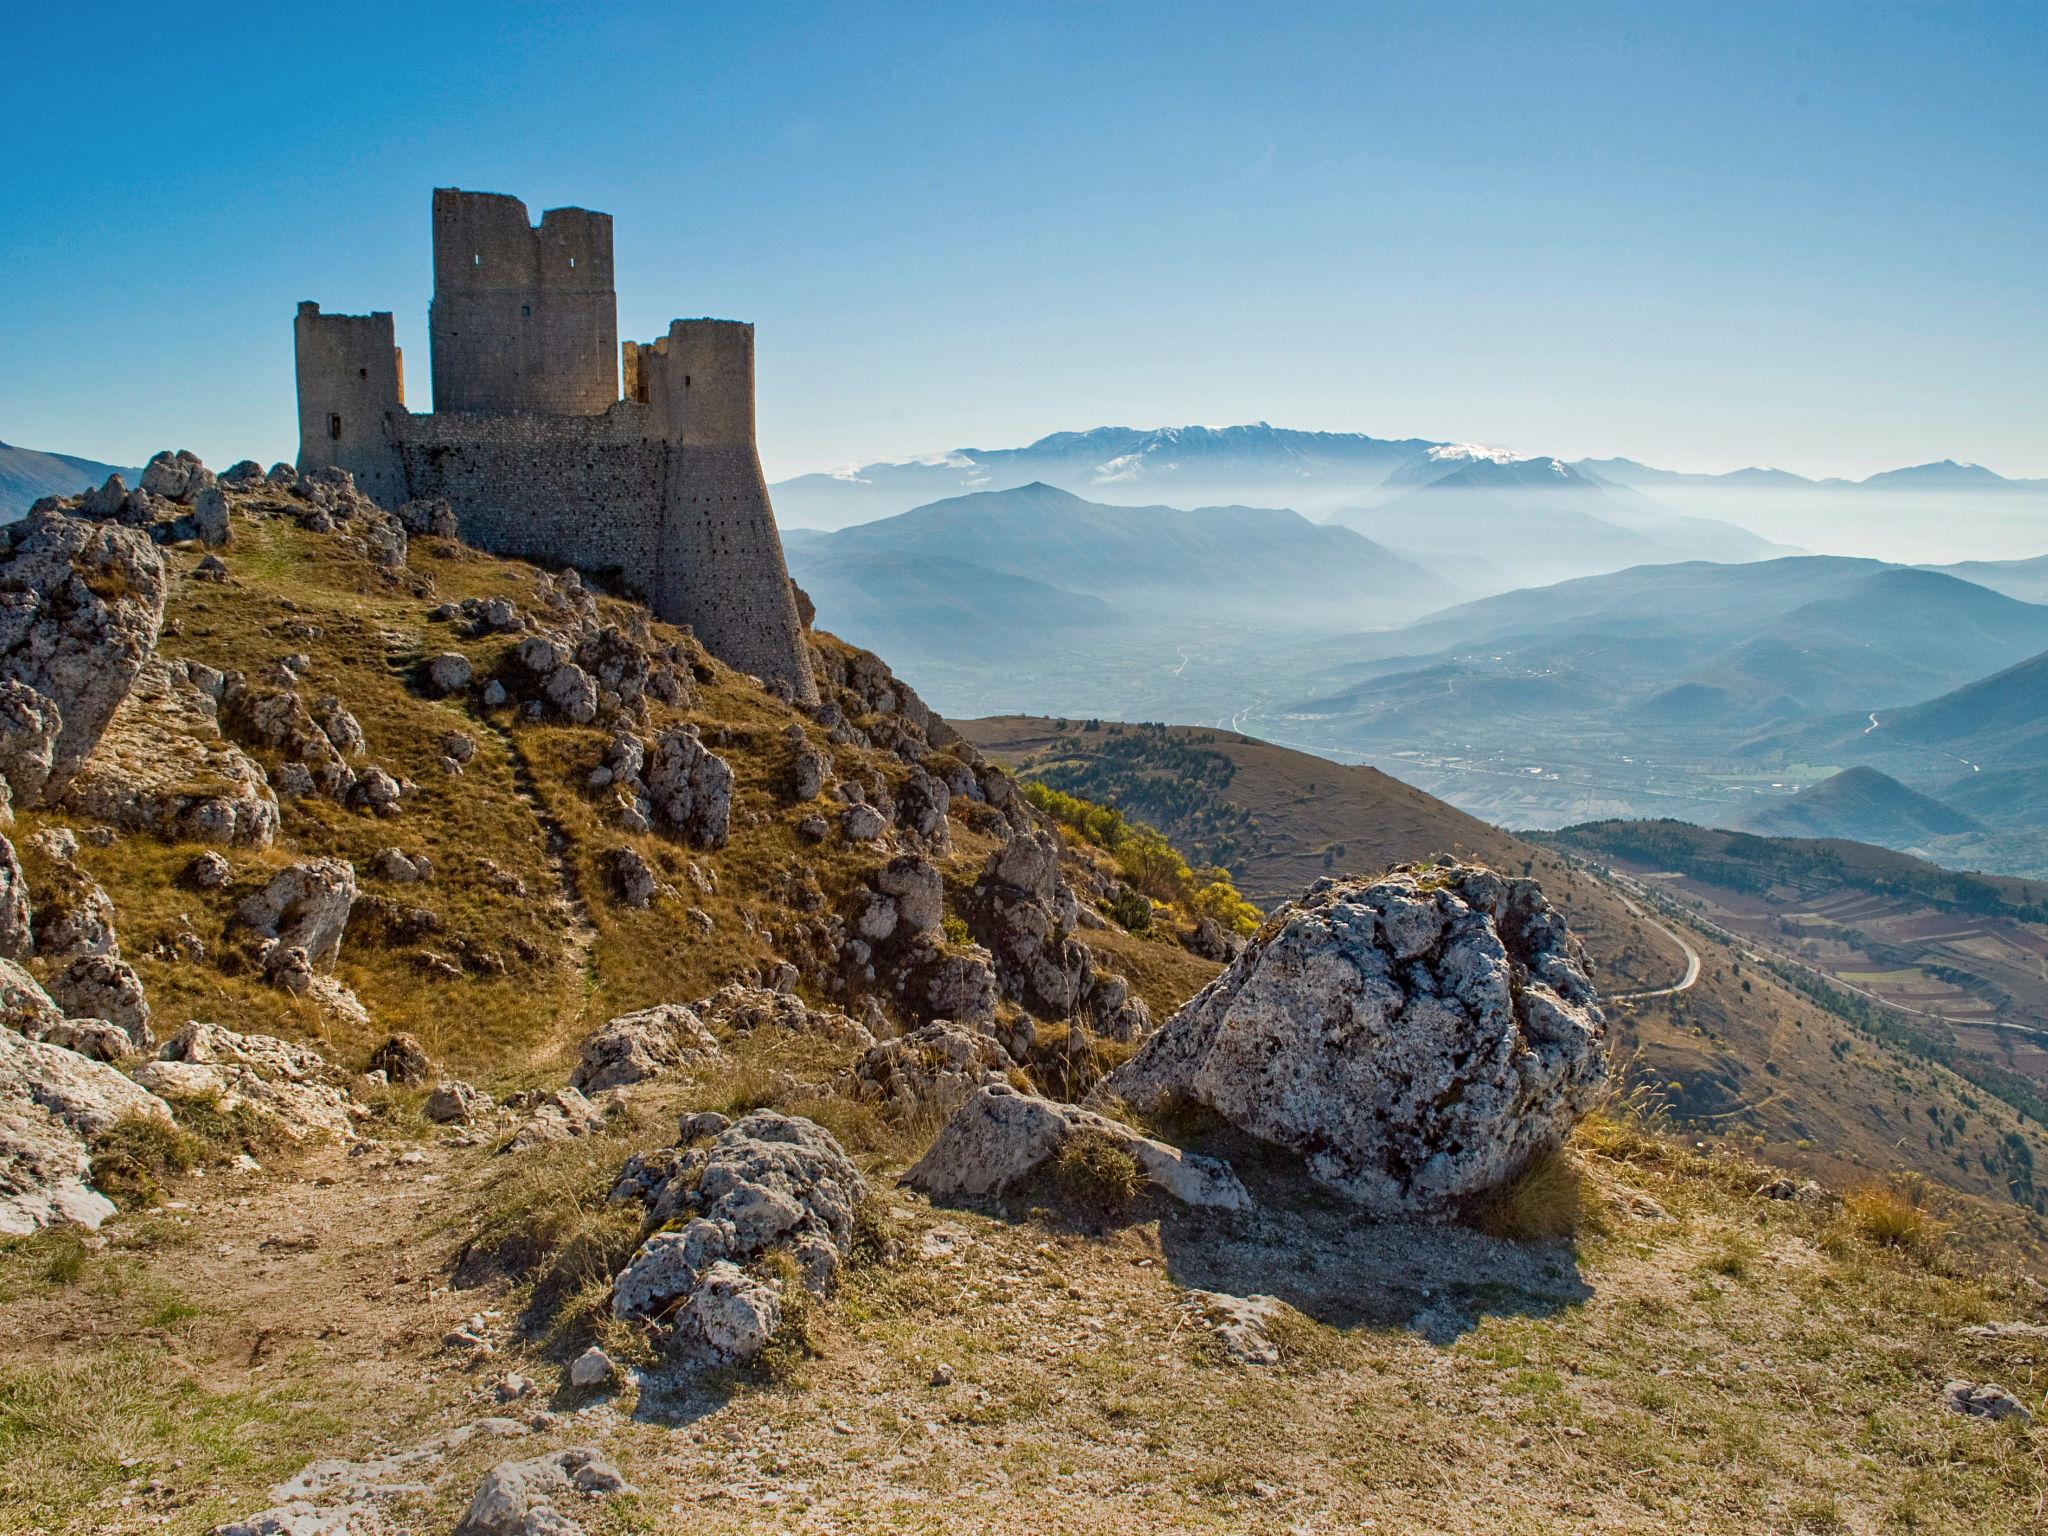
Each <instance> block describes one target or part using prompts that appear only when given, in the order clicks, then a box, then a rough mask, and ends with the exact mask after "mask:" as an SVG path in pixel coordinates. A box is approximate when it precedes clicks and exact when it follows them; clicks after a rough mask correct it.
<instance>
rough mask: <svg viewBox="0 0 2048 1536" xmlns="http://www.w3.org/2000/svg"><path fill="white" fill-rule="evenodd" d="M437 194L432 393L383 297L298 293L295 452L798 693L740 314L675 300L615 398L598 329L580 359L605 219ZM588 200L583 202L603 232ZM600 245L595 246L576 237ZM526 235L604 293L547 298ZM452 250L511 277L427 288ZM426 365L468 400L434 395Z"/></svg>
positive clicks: (748, 335) (800, 681) (456, 264)
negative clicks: (444, 516) (682, 312)
mask: <svg viewBox="0 0 2048 1536" xmlns="http://www.w3.org/2000/svg"><path fill="white" fill-rule="evenodd" d="M502 205H510V210H511V217H510V218H508V217H506V209H505V207H503V206H502ZM434 211H435V268H436V292H435V297H434V311H433V324H432V333H433V341H434V358H433V371H434V382H435V391H434V393H435V404H436V406H437V409H436V410H435V411H434V412H433V413H432V414H430V415H421V414H414V413H412V412H409V411H407V410H405V408H404V387H403V382H402V377H401V373H400V367H401V361H400V358H399V355H398V350H397V348H396V347H395V346H394V345H393V343H392V336H393V331H392V322H391V316H390V315H388V314H382V313H379V314H372V315H325V314H322V313H321V312H320V308H319V306H318V305H317V304H310V303H308V304H301V305H300V306H299V313H298V318H297V322H296V325H295V339H296V343H297V355H298V376H299V430H300V449H299V467H300V468H301V469H303V470H313V469H318V468H321V467H324V466H326V465H333V466H336V467H338V468H341V469H345V470H348V471H349V472H350V473H351V474H352V475H354V476H355V479H356V483H357V485H358V486H359V487H361V488H362V490H363V492H364V493H365V494H366V495H368V496H370V497H372V498H373V499H374V500H376V501H377V502H379V503H380V504H382V505H385V506H387V507H394V508H395V507H396V506H398V505H399V504H401V503H403V502H405V501H409V500H416V499H423V498H429V497H441V498H444V499H445V500H446V501H447V502H448V504H449V505H450V506H451V507H452V508H453V509H454V512H455V516H456V521H457V523H458V525H459V527H460V529H461V532H462V537H463V538H464V540H465V541H466V542H468V543H471V544H474V545H476V546H477V547H478V548H480V549H488V550H492V551H495V552H497V553H500V554H505V555H513V556H518V557H522V558H526V559H531V560H534V561H536V562H539V563H543V564H549V565H573V566H575V567H576V568H577V569H578V570H581V571H584V572H586V573H588V574H590V575H592V576H594V577H598V578H600V579H602V580H605V581H606V582H608V583H610V584H613V585H616V586H619V587H621V588H623V589H625V590H627V591H631V592H634V593H636V594H638V595H639V596H641V597H642V598H644V599H645V600H646V602H647V604H648V606H649V607H650V608H651V609H652V610H653V612H654V613H655V615H656V617H658V618H661V619H665V620H667V621H669V622H671V623H676V624H687V625H689V626H690V627H691V629H692V630H693V631H694V632H695V633H696V635H697V637H698V639H700V640H701V641H702V642H703V643H704V645H705V647H706V648H707V649H709V650H710V651H711V653H712V654H713V655H714V656H716V657H718V658H719V659H720V660H721V661H723V662H725V663H726V664H727V665H729V666H733V667H737V668H739V669H740V670H742V671H746V672H752V673H755V674H757V675H759V676H761V677H763V678H769V679H774V680H777V681H779V682H781V683H783V684H785V685H787V686H788V687H789V689H790V690H791V692H792V693H793V694H794V696H795V697H796V698H798V699H799V700H801V701H803V702H806V703H809V702H814V701H815V700H816V697H817V690H816V685H815V683H814V681H813V679H812V676H811V666H810V653H809V650H808V648H807V647H806V646H805V643H804V639H803V629H802V624H801V621H800V620H799V618H798V615H797V609H796V600H795V596H794V594H793V592H792V591H791V588H790V584H789V572H788V568H787V566H786V565H785V563H784V561H783V555H782V541H781V537H780V535H779V534H778V533H777V531H776V527H775V515H774V511H773V509H772V508H771V507H770V505H769V500H768V487H767V481H766V477H765V476H764V475H763V473H762V470H761V461H760V455H759V452H758V450H757V448H756V446H755V438H754V328H753V327H752V326H751V325H746V324H742V323H740V322H737V321H729V320H679V321H676V322H675V323H674V324H672V325H671V326H670V328H669V333H668V334H667V335H666V336H664V337H662V338H660V339H659V340H657V341H655V342H652V343H647V344H640V345H636V344H634V343H630V342H629V343H627V344H626V348H625V371H626V375H627V388H628V395H629V398H627V399H624V400H621V399H619V398H618V395H617V377H618V374H617V366H618V365H617V364H616V363H615V362H613V361H612V359H613V358H615V357H616V356H617V351H616V347H615V343H608V345H610V347H611V350H608V351H607V352H606V354H605V357H606V364H605V367H604V368H596V367H593V366H590V365H589V358H590V356H591V349H593V348H595V347H596V346H597V345H598V344H599V343H600V342H606V341H607V338H615V336H616V322H615V321H609V320H608V316H609V314H610V313H612V311H613V308H614V306H613V304H612V300H611V294H610V282H611V238H610V223H611V221H610V220H609V218H607V217H606V216H605V215H603V214H588V213H584V212H583V211H582V210H574V209H571V210H556V211H554V212H551V213H549V214H548V215H546V216H545V217H544V218H543V220H542V223H541V226H540V228H539V229H533V228H531V227H530V226H528V224H527V222H526V212H525V209H524V206H523V205H521V204H519V203H518V202H517V201H516V200H515V199H511V198H498V197H494V196H490V195H488V194H474V193H449V192H447V191H445V190H444V191H437V192H436V193H435V201H434ZM564 214H568V215H575V216H576V217H575V218H573V219H566V220H565V219H563V218H562V215H564ZM591 220H595V221H601V223H602V225H603V231H602V238H601V240H600V239H599V238H598V237H597V236H596V235H595V234H593V233H592V232H591V230H590V229H589V228H588V227H587V221H591ZM515 224H516V229H515V227H514V226H515ZM572 236H573V238H572ZM487 237H488V238H487ZM529 237H530V238H529ZM472 247H475V249H472ZM600 249H601V252H602V256H601V261H600V260H599V259H598V258H596V257H594V256H586V254H585V253H591V252H596V251H599V250H600ZM529 250H531V251H532V252H534V253H535V259H536V260H544V259H552V260H555V261H557V262H559V263H560V264H561V268H562V272H563V273H569V272H572V271H573V272H578V273H580V272H583V271H584V270H585V261H586V259H588V260H590V261H591V262H592V263H593V265H595V266H596V267H597V268H598V269H599V270H601V272H602V281H603V284H604V292H603V296H602V303H601V304H599V305H596V306H590V305H583V304H582V303H581V297H582V296H580V295H579V298H578V303H577V304H575V305H572V306H571V307H570V308H568V309H567V310H559V311H550V310H549V308H548V297H547V294H546V292H545V285H544V284H543V283H542V282H541V280H540V279H538V278H533V279H532V280H531V281H529V280H528V279H527V278H526V277H525V276H522V275H521V274H522V273H524V272H526V271H527V270H528V269H527V268H525V267H523V266H521V263H523V262H524V261H525V260H526V253H527V252H528V251H529ZM572 253H573V254H574V257H575V260H576V263H577V264H576V266H575V267H574V268H571V267H569V266H568V265H567V263H568V261H569V260H570V257H571V254H572ZM476 258H481V262H479V261H478V260H477V259H476ZM464 260H467V261H468V271H469V272H471V273H475V272H478V271H483V272H491V271H493V270H494V268H493V265H492V264H493V263H494V262H502V263H503V264H504V267H505V268H506V269H510V272H511V276H510V277H509V278H508V277H506V276H505V274H504V272H503V271H501V272H500V274H499V281H500V286H498V287H495V288H492V289H490V290H488V293H487V294H483V295H482V296H480V294H479V292H476V291H471V290H470V289H469V288H467V287H458V291H457V292H454V293H448V292H444V290H443V286H442V284H443V276H442V274H443V269H444V268H447V267H450V266H452V267H453V268H454V269H455V271H456V272H457V274H458V276H460V275H462V273H463V261H464ZM513 279H517V280H516V281H515V280H513ZM522 309H523V310H525V311H526V313H521V312H520V311H521V310H522ZM600 311H602V312H601V313H600ZM565 314H566V315H567V316H568V317H569V318H568V319H567V320H566V321H565V320H564V319H563V316H564V315H565ZM608 324H609V326H610V329H609V330H608V329H607V325H608ZM444 325H445V326H446V327H447V335H446V337H445V339H444ZM444 345H445V346H448V347H450V348H451V350H450V351H448V352H446V353H444V351H443V347H444ZM444 371H446V372H448V373H449V374H451V375H452V377H451V378H450V380H449V385H448V387H449V390H450V391H451V393H452V394H453V397H454V398H455V399H458V400H462V401H466V402H470V403H471V404H470V405H469V406H468V407H466V408H459V409H449V408H443V407H445V405H446V401H445V399H444V395H443V382H442V381H443V375H444Z"/></svg>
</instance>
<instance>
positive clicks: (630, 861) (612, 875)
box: [598, 847, 659, 910]
mask: <svg viewBox="0 0 2048 1536" xmlns="http://www.w3.org/2000/svg"><path fill="white" fill-rule="evenodd" d="M598 863H599V866H600V867H601V868H602V869H603V871H604V879H605V885H606V886H607V887H608V888H609V889H610V890H611V893H612V896H613V897H614V898H615V899H616V900H617V901H618V903H619V905H620V906H622V907H632V908H634V909H636V910H645V909H646V908H647V906H648V905H649V904H651V903H652V902H653V900H654V893H655V891H656V890H657V889H658V888H659V882H658V881H657V880H656V879H655V878H654V867H653V866H652V865H650V864H649V863H648V862H647V860H646V859H644V858H642V857H641V856H640V853H639V850H637V849H634V848H627V847H618V848H608V849H606V850H605V851H604V853H603V854H602V855H601V856H600V857H599V860H598Z"/></svg>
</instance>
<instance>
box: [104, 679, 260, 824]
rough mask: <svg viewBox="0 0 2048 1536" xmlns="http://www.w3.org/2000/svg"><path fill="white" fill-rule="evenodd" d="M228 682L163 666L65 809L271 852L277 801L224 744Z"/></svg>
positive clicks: (138, 685) (127, 705)
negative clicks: (223, 696)
mask: <svg viewBox="0 0 2048 1536" xmlns="http://www.w3.org/2000/svg"><path fill="white" fill-rule="evenodd" d="M222 683H223V679H222V677H221V674H219V673H217V672H213V671H211V669H209V668H204V667H199V666H196V665H194V664H193V663H189V662H183V661H178V662H167V661H164V660H163V659H162V658H160V657H159V658H153V659H152V660H150V661H149V662H148V663H147V664H146V665H144V666H143V667H142V669H141V670H140V672H139V673H137V675H136V678H135V682H134V686H133V687H131V688H130V689H129V691H128V694H127V696H126V697H125V698H124V699H123V700H122V701H121V704H120V707H119V708H118V709H116V710H115V711H114V715H113V718H112V720H111V721H110V722H109V723H108V725H107V728H106V731H105V733H104V734H103V735H102V736H101V738H100V742H99V745H98V747H97V749H96V750H95V751H94V752H93V754H92V756H91V758H90V759H88V760H87V761H86V762H85V763H84V764H83V765H82V766H81V767H80V768H79V770H78V772H77V775H76V776H75V777H74V778H73V780H72V782H71V786H70V788H69V790H68V791H66V793H65V795H64V805H65V807H66V809H68V810H71V811H73V812H75V813H77V814H78V815H81V816H86V817H90V818H91V819H93V820H94V821H101V822H105V823H107V824H108V825H110V826H116V827H121V828H123V829H125V830H128V831H133V832H147V833H151V834H153V835H155V836H158V837H164V838H173V839H178V840H182V841H187V842H205V843H228V844H240V845H243V846H247V847H253V848H264V847H268V846H269V845H270V843H271V842H272V840H274V839H275V838H276V836H277V828H278V809H277V796H276V795H275V794H274V793H273V792H272V791H271V788H270V782H269V780H268V779H267V778H266V777H265V775H264V772H263V768H262V766H261V765H260V764H258V763H257V762H256V761H255V759H253V758H251V757H250V756H249V755H248V754H247V753H246V752H244V751H242V749H241V748H240V747H238V746H236V745H234V743H232V742H230V741H228V740H227V739H225V738H224V737H223V736H222V735H221V730H220V721H219V717H218V707H217V696H216V694H215V692H214V691H213V690H214V689H217V688H219V687H220V686H221V685H222Z"/></svg>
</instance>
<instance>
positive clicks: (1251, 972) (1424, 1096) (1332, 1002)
mask: <svg viewBox="0 0 2048 1536" xmlns="http://www.w3.org/2000/svg"><path fill="white" fill-rule="evenodd" d="M1605 1044H1606V1026H1605V1023H1604V1021H1603V1019H1602V1016H1601V1012H1600V1009H1599V1005H1598V1002H1597V1000H1596V998H1595V996H1594V992H1593V987H1592V984H1591V983H1590V982H1589V981H1587V979H1586V974H1585V971H1584V969H1583V965H1582V963H1581V959H1580V956H1579V952H1578V948H1577V945H1576V944H1575V943H1574V942H1573V940H1572V938H1571V936H1570V934H1569V933H1568V932H1567V930H1566V927H1565V923H1564V919H1563V917H1562V915H1561V914H1559V913H1558V912H1556V911H1555V910H1554V909H1553V908H1552V907H1551V906H1550V904H1549V903H1548V902H1547V901H1545V900H1544V898H1543V894H1542V892H1541V890H1540V889H1538V887H1537V885H1536V883H1535V882H1534V881H1530V880H1517V879H1509V878H1506V877H1504V876H1501V875H1497V874H1495V873H1493V872H1491V871H1489V870H1485V869H1480V868H1477V867H1472V866H1458V867H1455V868H1436V867H1428V868H1417V869H1410V870H1404V871H1397V872H1395V873H1393V874H1391V875H1388V876H1386V877H1384V878H1382V879H1379V880H1356V879H1354V880H1324V881H1319V882H1318V883H1317V884H1316V885H1315V886H1314V887H1312V888H1311V889H1310V891H1309V893H1308V895H1307V896H1306V897H1304V898H1303V899H1302V900H1301V901H1300V902H1298V903H1296V904H1294V905H1292V906H1290V907H1288V908H1286V909H1284V910H1283V911H1282V912H1281V913H1280V914H1279V915H1278V916H1277V918H1276V919H1275V921H1273V922H1272V923H1269V924H1268V925H1267V927H1266V929H1265V930H1264V931H1263V932H1262V933H1261V934H1260V935H1259V937H1258V938H1257V939H1255V940H1254V941H1253V943H1252V944H1251V945H1250V946H1248V947H1247V948H1246V950H1245V951H1244V953H1243V954H1242V955H1240V956H1239V957H1238V958H1237V959H1236V960H1235V961H1233V962H1232V963H1231V965H1230V966H1229V968H1228V969H1227V970H1225V971H1224V972H1223V974H1222V975H1220V976H1218V977H1217V978H1216V979H1215V980H1214V981H1212V982H1211V983H1210V984H1209V985H1208V986H1206V987H1204V988H1203V989H1202V991H1201V992H1199V993H1197V994H1196V995H1195V997H1194V998H1193V999H1191V1000H1190V1001H1189V1002H1188V1003H1187V1004H1186V1006H1184V1007H1183V1008H1182V1009H1181V1010H1180V1011H1179V1012H1178V1013H1176V1014H1175V1015H1174V1016H1173V1017H1172V1018H1171V1019H1170V1020H1168V1021H1167V1023H1166V1024H1165V1025H1164V1026H1163V1027H1162V1028H1161V1029H1160V1030H1159V1031H1158V1033H1156V1034H1155V1035H1154V1036H1153V1037H1152V1038H1151V1039H1150V1040H1148V1041H1147V1042H1146V1043H1145V1045H1144V1047H1143V1048H1142V1049H1141V1050H1140V1051H1139V1052H1138V1054H1137V1055H1136V1056H1134V1057H1133V1058H1132V1059H1131V1060H1130V1061H1128V1062H1127V1063H1125V1064H1124V1065H1123V1066H1122V1067H1120V1068H1119V1069H1118V1070H1117V1071H1116V1072H1114V1073H1113V1074H1111V1075H1110V1077H1109V1078H1107V1079H1106V1080H1105V1081H1104V1082H1103V1083H1102V1084H1101V1085H1099V1086H1098V1088H1097V1093H1098V1094H1114V1095H1117V1096H1120V1097H1121V1098H1123V1099H1124V1100H1125V1101H1126V1102H1129V1103H1132V1104H1135V1105H1138V1106H1140V1107H1144V1106H1147V1105H1152V1104H1158V1103H1164V1102H1171V1101H1175V1100H1181V1101H1191V1102H1194V1103H1199V1104H1205V1105H1207V1106H1208V1107H1210V1108H1211V1109H1213V1110H1215V1111H1216V1112H1217V1113H1219V1114H1221V1115H1222V1116H1223V1117H1224V1118H1225V1119H1227V1120H1229V1121H1231V1122H1232V1123H1233V1124H1235V1125H1237V1126H1238V1127H1239V1128H1241V1129H1243V1130H1245V1131H1248V1132H1250V1133H1251V1134H1253V1135H1255V1136H1258V1137H1261V1138H1263V1139H1265V1140H1267V1141H1270V1142H1273V1143H1275V1144H1277V1145H1279V1146H1282V1147H1285V1148H1288V1149H1290V1150H1292V1151H1294V1152H1296V1153H1298V1154H1299V1155H1300V1156H1301V1158H1302V1159H1303V1161H1304V1164H1305V1166H1306V1167H1307V1169H1308V1171H1309V1172H1310V1173H1311V1174H1313V1175H1314V1176H1315V1177H1316V1178H1317V1179H1319V1180H1321V1181H1322V1182H1324V1183H1326V1184H1328V1185H1330V1186H1331V1187H1332V1188H1334V1189H1336V1190H1338V1191H1340V1192H1341V1193H1343V1194H1344V1195H1346V1196H1348V1197H1350V1198H1351V1199H1353V1200H1355V1201H1357V1202H1358V1203H1359V1204H1361V1205H1363V1206H1364V1207H1366V1208H1367V1209H1368V1210H1370V1211H1372V1212H1374V1213H1375V1214H1379V1215H1386V1216H1398V1215H1414V1214H1435V1213H1441V1212H1444V1211H1446V1210H1448V1209H1449V1208H1450V1207H1452V1206H1453V1205H1454V1204H1455V1203H1456V1202H1457V1201H1459V1200H1460V1199H1462V1198H1464V1197H1466V1196H1469V1195H1472V1194H1476V1193H1478V1192H1480V1191H1483V1190H1486V1189H1489V1188H1493V1187H1495V1186H1497V1185H1499V1184H1501V1183H1503V1182H1505V1181H1506V1180H1508V1179H1511V1178H1513V1177H1514V1176H1515V1175H1516V1174H1518V1173H1519V1172H1521V1170H1522V1169H1524V1168H1525V1167H1527V1166H1528V1164H1529V1163H1530V1162H1531V1161H1533V1160H1534V1159H1535V1158H1537V1157H1539V1156H1541V1155H1543V1154H1545V1153H1547V1152H1550V1151H1552V1150H1554V1149H1555V1148H1557V1147H1558V1146H1559V1145H1560V1144H1561V1143H1562V1142H1563V1140H1564V1137H1565V1134H1566V1133H1567V1132H1568V1131H1569V1130H1570V1129H1571V1126H1572V1125H1573V1123H1574V1122H1575V1121H1576V1120H1577V1119H1578V1118H1579V1117H1580V1116H1581V1115H1582V1114H1584V1113H1585V1112H1586V1111H1587V1110H1588V1109H1590V1108H1591V1107H1592V1106H1593V1104H1594V1103H1595V1102H1596V1100H1597V1098H1598V1095H1599V1094H1600V1092H1601V1090H1602V1088H1603V1087H1604V1085H1605V1083H1606V1081H1607V1066H1606V1057H1605Z"/></svg>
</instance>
